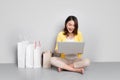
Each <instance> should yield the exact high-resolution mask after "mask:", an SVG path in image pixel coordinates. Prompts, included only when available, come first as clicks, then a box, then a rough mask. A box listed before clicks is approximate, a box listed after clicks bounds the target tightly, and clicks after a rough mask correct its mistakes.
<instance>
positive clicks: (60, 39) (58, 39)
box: [55, 32, 62, 50]
mask: <svg viewBox="0 0 120 80" xmlns="http://www.w3.org/2000/svg"><path fill="white" fill-rule="evenodd" d="M61 41H62V36H61V32H60V33H58V35H57V39H56V45H55V50H58V42H61Z"/></svg>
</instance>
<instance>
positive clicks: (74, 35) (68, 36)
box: [51, 16, 90, 74]
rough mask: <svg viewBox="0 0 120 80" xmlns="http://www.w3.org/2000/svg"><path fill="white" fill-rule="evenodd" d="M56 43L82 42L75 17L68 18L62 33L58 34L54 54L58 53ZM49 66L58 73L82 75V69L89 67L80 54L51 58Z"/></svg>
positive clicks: (88, 61)
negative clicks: (71, 72) (65, 72)
mask: <svg viewBox="0 0 120 80" xmlns="http://www.w3.org/2000/svg"><path fill="white" fill-rule="evenodd" d="M58 42H83V37H82V33H81V32H80V31H78V20H77V18H76V17H75V16H68V18H67V19H66V21H65V27H64V29H63V31H61V32H59V33H58V36H57V41H56V47H55V52H56V53H57V52H58V44H57V43H58ZM51 64H52V65H53V66H55V67H57V68H58V71H59V72H60V71H62V69H65V70H69V71H73V72H79V73H81V74H83V73H84V68H85V67H87V66H89V64H90V60H89V59H83V58H82V54H80V53H76V54H69V55H65V54H63V53H62V54H61V57H52V58H51Z"/></svg>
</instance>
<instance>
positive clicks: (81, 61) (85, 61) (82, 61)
mask: <svg viewBox="0 0 120 80" xmlns="http://www.w3.org/2000/svg"><path fill="white" fill-rule="evenodd" d="M73 64H74V68H81V67H83V68H84V67H87V66H89V65H90V60H89V59H87V58H86V59H77V60H76V61H75V62H74V63H73Z"/></svg>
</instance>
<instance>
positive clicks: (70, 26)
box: [66, 20, 75, 33]
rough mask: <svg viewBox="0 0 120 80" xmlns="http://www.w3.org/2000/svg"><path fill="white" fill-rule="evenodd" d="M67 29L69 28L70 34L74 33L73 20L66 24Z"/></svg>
mask: <svg viewBox="0 0 120 80" xmlns="http://www.w3.org/2000/svg"><path fill="white" fill-rule="evenodd" d="M66 27H67V30H68V32H69V33H72V32H73V31H74V29H75V23H74V21H73V20H70V21H68V22H67V24H66Z"/></svg>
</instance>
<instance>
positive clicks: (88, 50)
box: [0, 0, 120, 63]
mask: <svg viewBox="0 0 120 80" xmlns="http://www.w3.org/2000/svg"><path fill="white" fill-rule="evenodd" d="M119 4H120V1H119V0H109V1H108V0H69V1H68V0H59V1H58V0H0V63H15V62H16V59H17V57H16V56H17V53H16V52H17V42H19V41H22V40H29V41H34V40H37V41H38V40H40V41H41V45H42V50H43V51H45V50H51V51H52V50H53V49H54V45H55V39H56V36H57V33H58V32H59V31H61V30H62V29H63V27H64V21H65V19H66V18H67V17H68V16H69V15H75V16H76V17H77V18H78V20H79V30H80V31H81V32H82V33H83V36H84V40H85V51H84V57H88V58H90V59H91V60H92V61H95V62H120V36H119V34H120V28H119V27H120V5H119Z"/></svg>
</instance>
